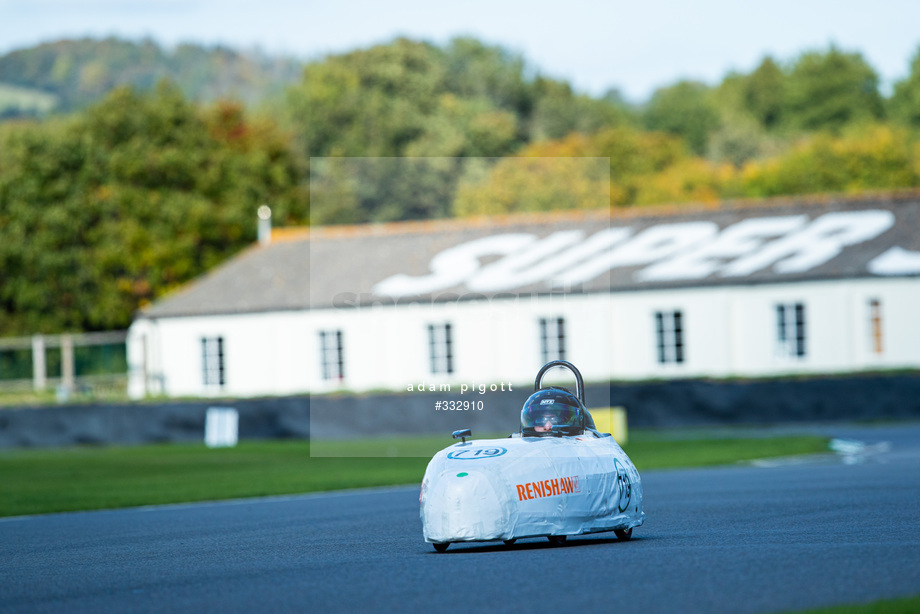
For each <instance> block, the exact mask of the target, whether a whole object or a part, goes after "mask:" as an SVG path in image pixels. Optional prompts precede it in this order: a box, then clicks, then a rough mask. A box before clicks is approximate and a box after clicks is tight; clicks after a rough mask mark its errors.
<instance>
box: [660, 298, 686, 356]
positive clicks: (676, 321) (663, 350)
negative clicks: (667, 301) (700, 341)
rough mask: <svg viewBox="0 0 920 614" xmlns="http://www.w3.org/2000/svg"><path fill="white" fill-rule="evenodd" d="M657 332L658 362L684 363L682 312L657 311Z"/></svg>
mask: <svg viewBox="0 0 920 614" xmlns="http://www.w3.org/2000/svg"><path fill="white" fill-rule="evenodd" d="M655 332H656V334H657V339H658V362H659V363H661V364H668V363H675V364H679V363H682V362H684V327H683V314H682V313H681V312H680V310H675V311H656V312H655Z"/></svg>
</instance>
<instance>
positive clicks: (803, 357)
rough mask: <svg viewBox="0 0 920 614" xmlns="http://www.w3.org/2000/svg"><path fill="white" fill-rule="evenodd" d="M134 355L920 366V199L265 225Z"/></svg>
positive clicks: (171, 367)
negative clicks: (266, 237) (265, 230)
mask: <svg viewBox="0 0 920 614" xmlns="http://www.w3.org/2000/svg"><path fill="white" fill-rule="evenodd" d="M128 356H129V363H130V368H131V378H130V384H129V389H130V392H131V394H132V395H133V396H134V397H140V396H143V395H144V394H151V393H153V394H166V395H169V396H206V395H221V396H224V395H226V396H255V395H286V394H296V393H305V392H310V393H324V392H331V391H336V390H348V391H369V390H407V388H408V387H409V386H410V385H411V386H413V388H415V389H417V387H418V386H419V384H421V383H424V384H425V385H426V386H430V385H432V384H434V385H438V384H442V383H451V384H454V385H456V386H460V385H463V384H466V385H468V386H470V387H478V386H480V385H482V384H486V385H490V384H493V383H502V382H506V383H507V382H510V383H514V384H528V383H529V382H532V381H533V380H532V378H533V376H534V374H535V372H536V371H537V369H538V368H539V367H540V366H541V365H542V364H544V363H545V362H546V361H548V360H551V359H554V358H559V357H562V358H565V359H567V360H571V361H572V362H574V363H575V364H576V365H577V366H578V367H579V368H580V369H581V370H582V372H583V374H584V376H585V379H586V380H587V381H594V382H604V381H609V380H621V379H624V380H626V379H649V378H675V377H681V378H683V377H730V376H743V377H750V376H769V375H779V374H787V373H838V372H851V371H860V370H879V369H896V368H918V367H920V199H918V198H917V197H915V196H913V197H908V196H904V197H900V198H897V197H895V198H887V199H863V200H859V199H841V200H835V201H831V202H817V203H815V202H811V203H808V202H775V203H769V202H768V203H758V204H745V205H731V206H729V205H726V206H723V207H720V208H706V209H692V208H691V209H688V208H681V209H671V210H668V211H662V210H658V211H657V212H656V211H654V210H649V209H637V210H627V211H625V212H623V213H620V212H616V213H614V214H612V215H610V214H608V213H607V212H606V211H605V212H603V213H595V212H576V213H566V214H541V215H525V216H514V217H503V218H496V219H477V220H448V221H442V222H409V223H399V224H386V225H367V226H352V227H327V228H320V229H313V231H312V232H310V231H309V230H307V229H282V230H275V232H274V233H273V236H272V241H271V243H270V244H269V245H255V246H253V247H251V248H249V249H248V250H246V251H244V252H243V253H242V254H240V255H239V256H237V257H236V258H234V259H232V260H230V261H229V262H228V263H226V264H225V265H223V266H222V267H219V268H218V269H217V270H215V271H213V272H211V273H209V274H208V275H206V276H204V277H202V278H201V279H199V280H197V281H196V282H194V283H191V284H189V285H188V286H187V287H186V288H184V289H183V290H181V291H179V292H177V293H175V294H174V295H172V296H169V297H167V298H165V299H163V300H161V301H159V302H157V303H155V304H154V305H152V306H151V307H150V308H148V309H146V310H145V311H143V312H142V313H140V314H139V315H138V316H137V318H136V320H135V322H134V323H133V325H132V326H131V329H130V332H129V338H128ZM455 390H456V388H455Z"/></svg>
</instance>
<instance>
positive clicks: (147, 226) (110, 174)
mask: <svg viewBox="0 0 920 614" xmlns="http://www.w3.org/2000/svg"><path fill="white" fill-rule="evenodd" d="M2 138H3V141H2V143H0V270H2V271H3V278H2V280H0V333H3V334H16V333H18V334H26V333H32V332H58V331H64V330H99V329H111V328H122V327H125V326H127V325H128V324H129V323H130V321H131V317H132V314H133V313H134V311H135V310H137V309H138V307H140V306H142V305H144V304H146V303H147V302H148V301H150V300H153V299H155V298H157V297H159V296H161V295H162V294H163V293H165V292H167V291H169V290H171V289H173V288H176V287H177V286H179V285H180V284H182V283H184V282H186V281H188V280H190V279H192V278H193V277H195V276H197V275H200V274H201V273H202V272H204V271H206V270H208V269H209V268H211V267H213V266H215V265H217V264H218V263H220V262H222V261H223V260H224V259H226V258H227V257H228V256H229V255H231V254H233V253H234V252H236V251H237V250H239V249H240V248H242V247H243V246H245V245H247V244H249V243H251V242H252V240H253V239H254V238H255V226H256V224H255V222H254V212H255V211H256V208H257V207H258V206H259V205H261V204H265V203H268V204H270V205H272V206H273V208H274V209H275V212H276V214H277V217H278V218H280V220H281V221H286V222H289V223H290V222H296V221H303V220H304V219H305V218H306V216H307V210H306V199H305V198H304V195H303V192H302V190H300V189H299V181H300V179H301V172H302V168H301V166H300V165H299V164H298V162H297V158H296V156H294V155H293V154H292V152H291V148H290V144H289V143H288V141H287V140H286V138H285V137H284V136H283V135H281V134H279V133H277V131H276V130H275V128H274V127H273V125H272V124H270V123H268V122H265V121H260V120H252V119H249V118H247V117H246V116H245V114H244V113H243V112H242V109H241V108H240V107H239V106H238V105H234V104H229V103H222V104H219V105H217V106H215V107H213V108H211V109H205V110H201V109H199V108H198V107H197V106H195V105H194V104H192V103H190V102H188V101H187V100H185V98H184V97H183V96H182V94H181V93H180V92H179V91H178V89H177V88H176V87H174V86H172V85H170V84H167V83H163V84H161V85H160V86H159V87H158V88H157V89H156V91H155V92H153V93H151V94H148V95H141V94H138V93H137V92H136V91H134V90H131V89H119V90H115V91H114V92H113V93H112V94H111V95H110V96H109V97H107V98H106V99H105V100H104V101H102V102H101V103H100V104H98V105H96V106H94V107H91V108H90V109H88V110H87V111H86V112H85V113H83V114H79V115H76V116H74V117H72V118H68V119H66V120H58V121H54V122H48V123H45V124H28V125H23V126H18V127H17V128H16V129H13V130H9V131H5V132H4V134H3V135H2Z"/></svg>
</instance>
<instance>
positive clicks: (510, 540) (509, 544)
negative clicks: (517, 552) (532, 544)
mask: <svg viewBox="0 0 920 614" xmlns="http://www.w3.org/2000/svg"><path fill="white" fill-rule="evenodd" d="M502 541H503V542H505V545H506V546H513V545H514V542H516V541H517V538H514V539H503V540H502Z"/></svg>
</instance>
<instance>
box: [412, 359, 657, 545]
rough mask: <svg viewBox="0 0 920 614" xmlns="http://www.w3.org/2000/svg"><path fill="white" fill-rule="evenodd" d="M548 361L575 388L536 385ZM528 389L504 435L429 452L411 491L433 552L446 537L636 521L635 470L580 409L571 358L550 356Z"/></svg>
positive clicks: (617, 528) (554, 539) (622, 525)
mask: <svg viewBox="0 0 920 614" xmlns="http://www.w3.org/2000/svg"><path fill="white" fill-rule="evenodd" d="M553 367H566V368H568V369H570V370H571V371H572V373H573V374H574V375H575V380H576V394H574V395H573V394H572V393H571V392H569V391H567V390H566V389H564V388H558V387H552V386H551V387H547V388H544V387H543V376H544V375H545V374H546V372H547V371H549V370H550V369H552V368H553ZM534 390H535V392H534V393H533V394H532V395H531V396H530V398H528V399H527V402H526V403H525V404H524V408H523V410H522V411H521V430H520V432H517V433H514V434H512V435H511V436H510V437H509V438H506V439H483V440H472V441H466V438H467V437H471V434H470V431H469V429H466V430H463V431H456V432H454V434H453V436H454V438H455V439H461V442H460V443H456V444H454V445H452V446H450V447H448V448H445V449H444V450H441V451H440V452H438V453H437V454H435V456H434V458H432V459H431V462H430V463H428V469H427V470H426V471H425V478H424V479H423V480H422V489H421V494H420V495H419V503H420V512H419V513H420V516H421V519H422V531H423V533H424V536H425V541H427V542H429V543H431V544H432V545H433V546H434V549H435V550H437V551H438V552H444V551H445V550H447V547H448V546H449V545H450V544H451V543H453V542H482V541H497V540H502V541H504V542H505V544H509V545H510V544H512V543H514V541H515V540H517V539H521V538H524V537H547V538H549V541H550V542H551V543H553V544H561V543H562V542H564V541H565V539H566V537H567V536H569V535H582V534H585V533H599V532H602V531H614V532H615V533H616V535H617V537H618V538H619V539H620V540H628V539H629V538H630V537H632V530H633V528H634V527H637V526H639V525H641V524H642V523H643V521H644V520H645V513H643V511H642V483H641V481H640V479H639V472H638V471H636V468H635V466H634V465H633V464H632V462H631V461H630V460H629V457H628V456H626V453H625V452H623V449H622V448H620V446H619V445H618V444H617V442H616V441H615V440H614V439H613V437H611V436H610V434H609V433H598V432H597V431H596V430H595V428H594V420H593V419H592V418H591V415H590V414H589V413H588V410H587V409H586V408H585V403H584V381H583V380H582V377H581V373H579V371H578V369H576V368H575V366H574V365H572V364H571V363H568V362H565V361H561V360H556V361H553V362H550V363H547V364H546V365H544V366H543V368H541V369H540V371H539V373H537V378H536V382H535V384H534Z"/></svg>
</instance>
